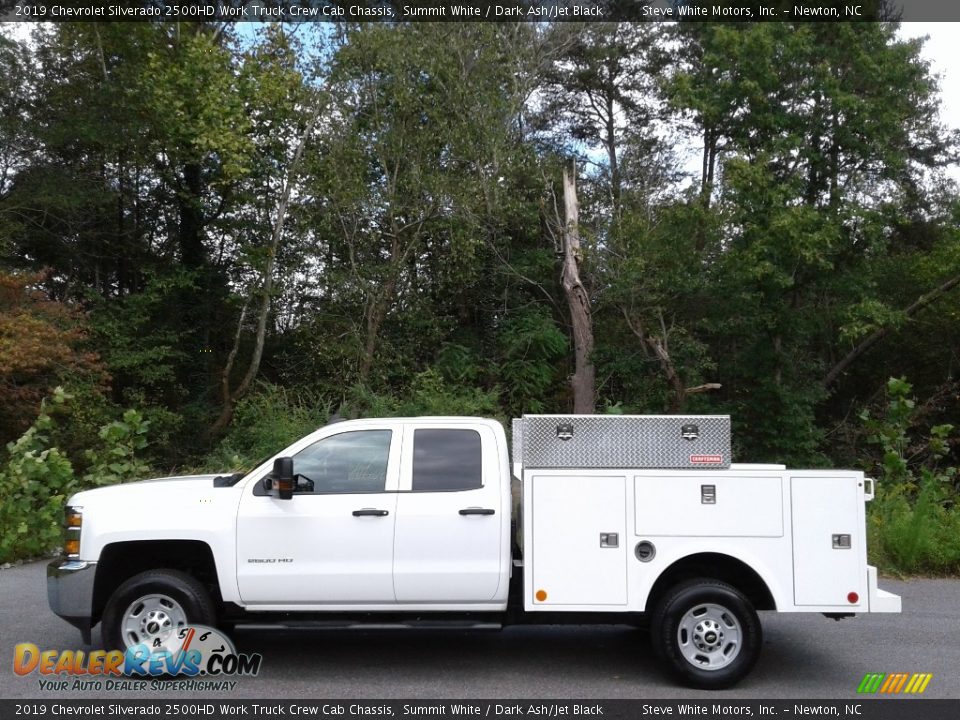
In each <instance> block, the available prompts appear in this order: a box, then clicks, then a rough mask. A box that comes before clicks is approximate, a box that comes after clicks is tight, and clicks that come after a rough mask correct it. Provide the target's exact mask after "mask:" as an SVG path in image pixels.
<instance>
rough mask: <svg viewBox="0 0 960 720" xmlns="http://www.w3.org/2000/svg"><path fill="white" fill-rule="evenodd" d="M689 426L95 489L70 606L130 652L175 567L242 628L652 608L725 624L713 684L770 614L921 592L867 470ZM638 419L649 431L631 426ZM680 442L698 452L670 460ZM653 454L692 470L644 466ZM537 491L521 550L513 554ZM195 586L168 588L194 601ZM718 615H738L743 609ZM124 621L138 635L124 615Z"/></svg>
mask: <svg viewBox="0 0 960 720" xmlns="http://www.w3.org/2000/svg"><path fill="white" fill-rule="evenodd" d="M688 420H690V418H659V419H658V418H641V417H633V418H631V417H622V418H613V419H611V418H602V419H601V418H600V416H583V417H581V418H573V419H571V418H561V417H559V416H557V417H554V416H528V417H525V418H524V419H523V420H522V421H515V424H514V457H513V465H512V469H513V472H511V458H510V454H509V452H508V447H507V440H506V435H505V432H504V429H503V427H502V426H501V425H500V424H499V423H498V422H496V421H493V420H485V419H479V418H467V417H435V418H391V419H367V420H352V421H345V422H340V423H336V424H332V425H328V426H326V427H323V428H321V429H319V430H317V431H316V432H314V433H312V434H310V435H308V436H306V437H304V438H302V439H300V440H298V441H297V442H295V443H293V444H292V445H290V446H289V447H287V448H285V449H283V450H282V451H281V452H279V453H278V454H277V455H276V456H275V457H274V458H271V459H270V460H268V461H266V462H264V463H263V464H261V465H260V466H258V467H257V468H255V469H254V470H253V471H251V472H249V473H247V474H246V475H244V476H242V477H239V476H233V477H231V478H229V479H226V480H225V479H224V478H222V477H217V476H213V475H209V476H191V477H185V478H164V479H158V480H152V481H145V482H139V483H132V484H127V485H121V486H114V487H108V488H101V489H97V490H90V491H85V492H81V493H78V494H77V495H75V496H74V497H72V498H70V500H69V501H68V506H69V507H68V515H69V514H70V513H72V517H74V518H82V519H81V520H75V521H74V522H72V523H68V524H71V525H72V528H71V529H68V530H67V535H68V537H71V536H72V537H76V535H77V534H79V541H80V542H79V550H78V552H75V553H72V556H71V557H66V558H63V559H61V560H59V561H55V562H54V563H51V565H50V568H49V570H48V578H49V581H48V592H49V599H50V604H51V607H52V608H53V609H54V611H55V612H56V613H57V614H59V615H60V616H61V617H64V618H65V619H67V620H68V621H70V622H72V623H73V624H75V625H77V626H78V627H79V628H80V629H81V630H82V631H83V632H84V635H85V637H86V638H87V639H88V641H89V633H90V628H91V627H92V626H93V625H95V624H96V623H97V622H98V621H99V620H101V619H102V618H103V619H104V624H105V628H104V637H105V639H110V638H113V639H116V640H117V641H118V642H123V643H125V644H127V646H130V645H131V644H132V643H134V642H137V641H140V640H142V639H143V638H142V637H141V636H140V635H139V634H138V633H139V631H138V630H137V629H136V628H134V629H133V630H130V628H131V627H132V625H131V623H132V622H133V621H132V620H131V619H130V617H129V616H130V611H131V608H135V607H136V598H135V596H136V585H137V582H138V578H140V580H139V582H140V583H141V585H142V584H143V582H146V581H147V580H151V579H152V581H153V582H154V585H156V582H157V581H156V578H155V577H154V576H156V574H157V572H158V571H160V570H164V569H172V570H174V571H176V572H177V573H186V574H188V575H194V576H196V577H197V578H198V583H199V584H197V585H196V587H194V588H193V589H192V590H191V592H193V593H194V595H195V594H196V593H197V592H200V593H203V592H207V593H209V596H210V598H213V599H214V601H215V604H216V605H217V608H218V610H217V617H216V618H212V617H206V615H210V611H209V610H203V611H202V612H201V611H198V610H193V611H191V609H190V608H191V607H193V605H194V604H195V603H194V602H193V601H192V600H191V599H190V597H188V595H189V593H187V594H186V595H183V599H182V600H180V601H179V604H180V605H183V612H182V613H181V614H180V616H179V617H180V618H181V619H180V621H179V622H181V623H182V622H184V621H186V620H189V621H197V618H192V617H189V616H190V615H191V612H192V614H194V615H196V614H197V613H198V612H200V614H201V615H205V616H204V617H201V618H199V620H200V621H207V622H212V621H215V620H217V619H222V618H224V617H229V618H230V620H231V624H232V622H233V621H242V620H243V617H244V616H247V615H251V614H255V616H256V617H257V618H258V619H259V620H260V621H262V619H263V618H264V617H269V616H270V614H271V613H272V614H277V617H280V615H279V614H281V613H282V614H283V617H284V618H285V619H287V620H288V619H289V617H290V613H300V614H306V613H314V614H321V615H322V616H324V617H336V616H337V614H340V613H349V614H351V615H352V616H354V617H355V616H356V614H358V613H366V614H369V617H370V618H373V619H375V618H377V617H378V615H383V616H385V614H387V613H389V614H390V616H391V617H396V616H397V615H400V616H402V615H403V614H414V613H415V614H416V615H417V616H418V617H419V618H421V619H422V617H424V614H427V615H428V616H430V617H437V618H443V617H457V616H461V615H462V616H464V617H472V618H477V619H478V622H479V621H480V620H483V621H484V622H488V623H489V622H491V621H492V622H497V623H501V624H507V623H511V622H535V621H537V619H538V618H543V619H544V621H546V622H557V621H558V618H559V619H561V620H562V618H563V617H564V616H565V615H568V616H569V617H570V619H571V620H573V619H574V618H575V617H576V618H580V621H581V622H582V621H583V620H582V618H583V617H593V618H601V617H603V616H606V621H615V620H616V619H617V618H618V617H622V618H623V619H624V621H625V622H626V621H630V622H632V621H633V620H634V619H635V618H636V617H637V616H638V614H641V613H652V614H653V616H654V623H655V625H656V627H655V628H654V633H655V635H656V634H657V633H658V632H659V630H658V628H659V627H660V626H661V625H663V626H664V627H666V626H667V625H669V622H674V624H673V625H669V629H668V630H665V631H664V632H663V633H661V634H662V635H663V637H664V638H666V640H665V641H664V642H666V643H667V644H669V643H670V642H672V640H671V638H673V637H674V636H676V637H678V638H679V641H678V642H679V643H680V644H681V645H682V644H683V643H685V642H688V641H689V642H692V640H690V638H691V637H696V638H701V634H697V633H703V632H707V635H706V636H705V637H707V638H708V640H710V642H707V641H704V642H705V643H706V644H701V642H700V640H697V643H698V647H701V648H707V649H706V650H703V652H702V653H701V652H700V651H697V650H693V651H691V652H692V654H691V652H688V653H687V656H688V657H687V659H688V664H689V665H692V666H693V667H694V670H693V671H691V673H693V674H692V675H691V673H685V672H684V670H683V663H682V662H681V664H680V666H678V668H679V669H680V672H681V675H684V674H685V675H686V677H685V679H686V680H687V681H689V682H691V683H692V684H695V685H699V686H701V687H722V686H726V685H729V684H731V683H732V682H735V681H736V680H737V679H739V677H741V676H742V675H743V674H745V672H746V671H748V670H749V666H750V665H751V664H752V659H751V660H750V662H747V661H746V660H745V659H744V658H741V659H740V660H739V661H737V662H734V658H736V657H737V656H738V654H739V653H740V652H741V647H742V646H746V645H750V644H751V643H755V644H756V652H759V644H758V637H759V626H757V629H756V631H755V632H754V631H753V630H752V629H751V622H750V617H749V614H753V617H755V613H754V612H753V608H754V607H755V608H757V609H769V610H777V611H780V612H820V613H826V614H831V615H834V616H846V615H849V614H853V613H863V612H899V610H900V598H899V597H897V596H895V595H891V594H889V593H886V592H884V591H882V590H880V589H878V587H877V576H876V570H875V569H874V568H872V567H870V566H869V565H868V564H867V555H866V534H865V502H866V501H867V500H869V499H871V498H872V481H870V480H869V479H866V478H864V476H863V474H862V473H860V472H856V471H846V470H802V471H797V470H788V469H786V468H785V467H782V466H776V465H736V464H733V465H731V464H730V463H729V450H728V449H727V448H728V447H729V438H728V437H727V438H726V440H724V437H723V432H724V431H723V430H722V428H721V429H720V430H718V431H716V432H715V433H714V434H715V436H716V437H715V439H716V438H719V440H717V442H719V443H720V445H719V446H718V447H720V448H721V450H720V451H719V452H716V451H715V450H716V448H713V449H711V448H709V447H708V448H707V450H706V451H701V450H699V449H697V448H698V447H699V445H698V443H700V444H702V441H703V438H701V437H700V430H699V429H698V427H699V426H698V425H696V424H694V423H689V422H686V421H688ZM664 421H666V424H664ZM518 422H519V423H520V424H518ZM524 422H526V423H527V425H526V426H524V425H523V424H522V423H524ZM699 422H700V423H701V426H703V427H704V433H703V434H705V435H710V433H711V432H714V431H713V430H710V429H709V428H708V427H707V426H710V427H712V423H713V419H711V418H700V419H699ZM725 422H726V426H725V427H727V428H728V427H729V419H728V418H726V419H725ZM611 423H612V424H611ZM651 423H652V424H651ZM677 423H683V425H682V427H683V439H680V437H679V434H678V437H677V438H675V439H670V438H666V439H664V438H661V437H660V436H657V437H655V438H653V439H652V440H651V439H650V438H634V436H633V435H631V434H630V433H633V432H635V431H636V429H637V428H639V429H640V432H641V433H642V432H645V431H646V429H647V428H654V429H655V430H656V432H667V433H672V432H674V430H673V428H675V426H676V427H680V426H679V425H677ZM704 423H706V425H704ZM554 426H556V439H554V438H553V437H552V432H553V431H552V428H553V427H554ZM691 428H692V430H691ZM544 429H546V430H547V431H548V432H549V434H548V435H544V434H543V433H542V431H544ZM611 429H612V430H613V431H614V432H613V435H610V432H611ZM627 429H629V430H630V433H628V437H627V438H626V439H623V438H621V437H619V435H620V434H622V431H624V430H627ZM537 432H540V433H541V434H540V435H537V434H536V433H537ZM521 435H522V436H523V442H521V440H520V438H521ZM615 436H616V437H615ZM694 436H696V437H694ZM608 441H609V442H615V443H616V447H615V448H614V449H613V450H610V449H608V448H607V445H608ZM724 442H726V443H727V444H726V445H724ZM577 443H579V445H578V444H577ZM644 443H646V444H645V445H644ZM664 443H667V444H670V443H673V444H675V445H676V447H675V448H674V449H676V450H677V451H678V452H679V453H680V455H679V456H677V455H676V453H674V454H673V455H669V454H668V456H667V457H666V459H663V457H662V453H661V450H662V449H663V445H664ZM687 443H689V445H688V444H687ZM634 445H636V447H634ZM624 447H627V450H628V452H626V453H624V452H623V448H624ZM578 448H579V449H578ZM688 450H689V452H688ZM634 451H636V452H634ZM578 452H579V453H581V455H580V457H583V458H585V461H584V462H581V461H580V460H578V459H577V457H578V456H577V455H576V453H578ZM571 453H573V454H571ZM638 453H639V454H638ZM651 453H652V454H651ZM724 455H725V457H724ZM614 456H615V459H614V461H612V462H605V461H604V459H605V458H608V457H614ZM646 457H652V458H654V463H660V464H666V465H671V464H674V465H678V464H679V465H690V466H685V467H673V468H671V467H643V466H642V463H643V462H645V461H644V458H646ZM677 457H679V458H680V459H679V460H677V459H676V458H677ZM278 458H292V459H293V460H292V467H293V471H292V472H293V473H295V474H296V476H297V478H298V479H296V480H294V481H293V482H295V483H297V489H296V490H295V491H292V492H288V493H287V497H286V498H284V497H283V494H282V493H281V494H280V495H279V496H278V491H277V487H279V485H278V484H277V482H276V479H275V478H276V477H277V472H278V471H277V467H279V464H277V463H282V462H283V461H282V460H281V461H278ZM571 458H573V459H571ZM597 458H599V460H598V459H597ZM688 459H689V462H688ZM530 462H532V463H533V464H532V465H531V464H529V463H530ZM625 463H626V464H628V465H629V464H633V465H636V466H627V467H624V466H623V465H624V464H625ZM606 465H612V466H611V467H606ZM512 476H516V477H514V478H513V481H512V480H511V478H512ZM516 482H519V483H520V485H521V487H522V492H521V493H520V496H521V503H520V505H521V508H522V509H521V512H520V513H519V517H518V518H517V522H518V523H519V529H520V530H521V533H520V535H522V556H518V555H520V554H518V553H516V552H512V550H511V548H512V546H514V542H513V541H514V533H513V532H512V529H511V514H512V513H511V508H512V505H513V504H514V503H513V498H514V493H512V485H513V483H516ZM71 533H73V535H71ZM72 547H74V548H76V546H75V545H74V546H72ZM520 575H522V583H521V582H519V580H520ZM141 576H143V577H141ZM176 577H181V578H182V574H181V575H177V576H176ZM176 577H173V580H171V579H170V578H167V580H168V581H170V583H172V584H170V590H169V592H168V594H169V595H170V597H172V598H173V599H174V600H175V601H176V600H177V599H178V598H179V597H181V596H180V595H178V592H181V591H180V590H178V588H177V586H176V583H175V582H173V581H174V580H176ZM144 578H145V579H144ZM162 579H163V578H161V580H162ZM697 579H703V580H704V581H705V584H704V583H701V584H700V585H697V583H696V580H697ZM511 581H512V582H511ZM711 583H712V584H711ZM718 583H719V585H722V587H720V589H719V590H718V589H717V585H718ZM151 587H153V586H151ZM197 588H199V589H197ZM204 588H205V590H204ZM677 588H679V590H677ZM685 588H686V590H685ZM691 588H692V590H691ZM674 590H677V591H676V592H674ZM730 591H735V592H736V593H738V598H739V599H738V598H735V597H732V598H731V599H730V600H729V602H728V603H727V604H729V605H730V606H731V607H733V606H736V605H737V603H739V602H740V601H741V600H742V601H743V602H745V603H747V605H749V606H750V607H749V610H744V611H743V612H742V617H739V619H737V618H734V620H731V623H732V624H731V625H730V628H729V630H728V632H727V637H728V640H726V641H719V640H718V641H717V644H711V643H712V641H713V639H714V638H715V634H714V633H712V632H708V631H710V628H711V627H714V626H716V622H714V621H712V620H709V621H708V620H703V621H702V622H700V624H696V620H697V617H698V616H697V613H698V612H700V613H702V612H705V611H704V610H703V609H702V608H707V607H710V608H715V607H718V606H719V607H721V609H722V607H723V606H724V603H723V602H722V599H723V595H722V593H729V592H730ZM151 592H156V590H155V588H153V589H152V590H151ZM684 592H687V593H688V594H689V592H693V593H694V596H696V593H697V592H700V593H701V596H702V597H700V596H696V597H693V599H691V600H690V602H689V603H688V605H690V603H693V604H692V605H690V609H689V611H688V612H686V614H683V613H682V612H681V610H682V608H680V607H679V605H678V606H677V609H676V610H675V611H674V608H673V605H674V604H677V603H680V604H682V603H683V602H684V598H686V595H684ZM711 592H712V593H714V595H716V593H721V595H720V596H718V597H720V600H716V601H715V600H714V599H711V598H712V597H713V596H711V595H710V593H711ZM703 593H707V594H706V595H704V594H703ZM518 595H519V597H518ZM131 597H133V598H134V601H132V602H131V600H130V598H131ZM708 601H709V602H708ZM705 603H706V604H705ZM208 604H209V603H208ZM695 606H696V607H695ZM697 607H699V608H700V609H699V610H698V609H697ZM521 608H522V609H521ZM124 613H126V616H127V620H123V618H124ZM671 613H673V614H675V615H677V618H676V619H675V621H671V620H670V618H671V617H672V614H671ZM585 614H586V615H585ZM615 614H619V616H618V615H615ZM681 616H682V617H681ZM704 617H706V616H704ZM717 617H718V618H719V620H718V621H719V623H720V625H723V623H724V622H725V620H724V617H726V616H723V615H722V613H721V614H720V615H718V616H717ZM683 618H685V620H684V619H683ZM668 621H669V622H668ZM735 621H736V622H735ZM684 622H686V623H687V625H684ZM691 622H693V623H694V624H693V625H691V624H690V623H691ZM118 623H121V624H123V629H122V630H121V629H120V628H119V625H118V626H117V627H113V625H117V624H118ZM677 623H679V625H677ZM704 623H706V624H704ZM711 623H712V624H711ZM108 624H112V625H111V627H106V626H107V625H108ZM678 628H679V629H678ZM685 628H687V629H685ZM690 628H694V629H690ZM697 628H699V629H697ZM704 628H707V630H704ZM690 632H692V633H694V634H693V635H692V636H690V635H689V633H690ZM124 633H125V634H124ZM753 635H756V636H757V637H753ZM722 636H723V635H722V633H721V634H720V637H722ZM731 637H734V638H736V640H734V641H731V640H729V638H731ZM701 639H702V638H701ZM748 640H749V641H750V642H747V641H748ZM755 641H756V642H755ZM721 642H727V643H728V646H727V647H726V648H725V649H723V648H721V647H720V643H721ZM655 646H656V641H655ZM664 652H666V654H667V655H668V656H669V655H670V650H669V648H667V650H665V651H664ZM677 652H678V653H679V652H680V651H679V650H678V651H677ZM747 652H748V651H746V650H745V651H743V654H744V655H746V654H747ZM751 652H752V651H751ZM698 653H699V654H698ZM710 653H713V654H712V655H711V654H710ZM724 653H725V654H726V657H725V656H724ZM678 657H679V655H678ZM668 659H669V658H668ZM753 659H755V658H753ZM675 664H676V663H675ZM733 665H736V666H737V667H736V668H733V667H729V666H733ZM741 665H742V666H743V667H740V666H741ZM713 666H716V669H717V670H718V671H717V672H711V671H712V670H713Z"/></svg>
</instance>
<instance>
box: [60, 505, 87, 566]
mask: <svg viewBox="0 0 960 720" xmlns="http://www.w3.org/2000/svg"><path fill="white" fill-rule="evenodd" d="M82 526H83V508H82V507H77V506H75V505H67V507H66V508H65V509H64V516H63V554H64V555H65V556H66V557H67V558H68V559H70V560H76V559H78V558H79V557H80V530H81V528H82Z"/></svg>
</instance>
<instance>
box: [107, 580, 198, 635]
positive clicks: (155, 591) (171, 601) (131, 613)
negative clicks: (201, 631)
mask: <svg viewBox="0 0 960 720" xmlns="http://www.w3.org/2000/svg"><path fill="white" fill-rule="evenodd" d="M216 616H217V615H216V609H215V608H214V605H213V603H212V602H211V600H210V594H209V593H208V592H207V590H206V588H205V587H204V586H203V585H202V584H201V583H200V582H199V581H198V580H197V579H196V578H194V577H191V576H190V575H187V574H186V573H184V572H181V571H179V570H148V571H146V572H142V573H140V574H139V575H134V576H133V577H132V578H130V579H129V580H127V581H125V582H124V583H123V584H121V585H120V587H118V588H117V589H116V591H114V593H113V595H111V596H110V600H109V601H107V606H106V608H104V611H103V619H102V623H103V625H102V626H101V634H102V636H103V642H104V646H105V647H106V649H107V650H113V649H119V650H126V649H127V648H131V647H135V646H136V645H139V644H141V643H143V644H146V645H147V647H149V648H150V649H151V650H152V649H167V644H166V643H167V641H168V640H169V639H170V638H171V637H175V636H176V630H177V628H178V627H182V626H184V625H213V624H214V623H215V621H216ZM157 640H159V641H160V642H159V644H157Z"/></svg>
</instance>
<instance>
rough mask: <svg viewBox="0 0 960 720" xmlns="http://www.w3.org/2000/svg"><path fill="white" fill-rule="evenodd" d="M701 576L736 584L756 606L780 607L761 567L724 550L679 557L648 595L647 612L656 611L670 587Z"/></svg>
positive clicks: (759, 608) (767, 608) (769, 608)
mask: <svg viewBox="0 0 960 720" xmlns="http://www.w3.org/2000/svg"><path fill="white" fill-rule="evenodd" d="M698 578H699V579H703V578H713V579H714V580H720V581H722V582H725V583H727V584H728V585H732V586H733V587H735V588H736V589H737V590H739V591H740V592H742V593H743V594H744V595H746V597H747V599H748V600H749V601H750V603H751V604H752V605H753V607H754V608H755V609H756V610H776V609H777V604H776V603H775V602H774V600H773V595H772V594H771V593H770V588H768V587H767V584H766V583H765V582H764V581H763V578H761V577H760V575H758V574H757V571H756V570H754V569H753V568H751V567H750V566H749V565H747V564H746V563H745V562H743V561H742V560H738V559H737V558H735V557H731V556H729V555H723V554H721V553H698V554H696V555H688V556H687V557H685V558H682V559H680V560H677V561H676V562H675V563H673V565H671V566H670V567H668V568H667V569H666V570H664V571H663V573H661V574H660V577H658V578H657V581H656V582H655V583H654V584H653V587H652V588H651V589H650V595H649V596H648V597H647V607H646V610H647V612H652V611H653V608H654V607H656V604H657V602H659V600H660V598H661V597H663V595H664V593H666V592H667V591H669V590H670V588H672V587H676V585H677V584H678V583H681V582H684V581H686V580H695V579H698Z"/></svg>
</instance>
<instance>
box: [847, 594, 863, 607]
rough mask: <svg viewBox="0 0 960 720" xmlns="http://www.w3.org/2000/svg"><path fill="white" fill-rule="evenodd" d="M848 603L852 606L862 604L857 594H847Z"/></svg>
mask: <svg viewBox="0 0 960 720" xmlns="http://www.w3.org/2000/svg"><path fill="white" fill-rule="evenodd" d="M847 602H849V603H850V604H851V605H856V604H857V603H858V602H860V596H859V595H857V594H856V593H855V592H852V593H847Z"/></svg>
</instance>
